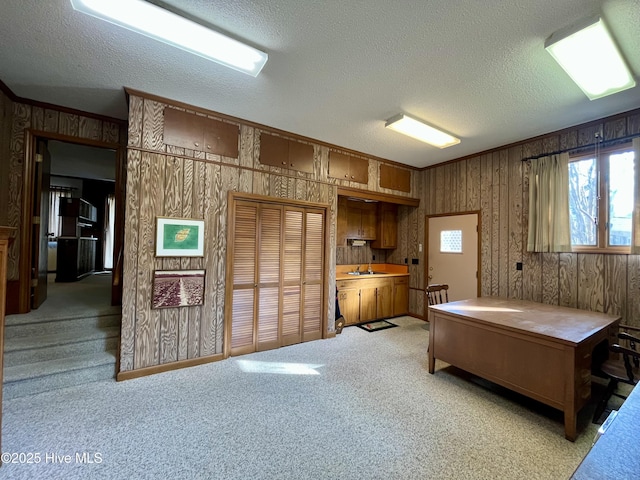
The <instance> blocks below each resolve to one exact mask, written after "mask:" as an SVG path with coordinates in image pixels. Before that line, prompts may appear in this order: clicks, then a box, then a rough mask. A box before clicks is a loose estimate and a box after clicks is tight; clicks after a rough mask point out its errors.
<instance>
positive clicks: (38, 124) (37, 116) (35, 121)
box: [31, 107, 44, 130]
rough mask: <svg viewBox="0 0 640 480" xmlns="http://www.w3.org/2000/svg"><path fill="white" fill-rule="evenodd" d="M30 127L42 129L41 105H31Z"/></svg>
mask: <svg viewBox="0 0 640 480" xmlns="http://www.w3.org/2000/svg"><path fill="white" fill-rule="evenodd" d="M31 128H34V129H36V130H43V129H44V109H43V108H41V107H31Z"/></svg>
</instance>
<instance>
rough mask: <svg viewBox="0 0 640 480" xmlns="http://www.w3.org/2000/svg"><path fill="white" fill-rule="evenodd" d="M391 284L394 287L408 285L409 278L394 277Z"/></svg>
mask: <svg viewBox="0 0 640 480" xmlns="http://www.w3.org/2000/svg"><path fill="white" fill-rule="evenodd" d="M393 283H394V284H395V285H402V284H408V283H409V277H395V278H394V279H393Z"/></svg>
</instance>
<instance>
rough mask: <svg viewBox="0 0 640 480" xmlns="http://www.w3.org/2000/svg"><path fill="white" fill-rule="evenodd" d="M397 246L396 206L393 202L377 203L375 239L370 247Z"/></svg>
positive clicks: (390, 247)
mask: <svg viewBox="0 0 640 480" xmlns="http://www.w3.org/2000/svg"><path fill="white" fill-rule="evenodd" d="M397 246H398V206H397V205H395V204H393V203H385V202H380V203H378V222H377V232H376V239H375V240H374V241H373V242H371V248H389V249H392V248H396V247H397Z"/></svg>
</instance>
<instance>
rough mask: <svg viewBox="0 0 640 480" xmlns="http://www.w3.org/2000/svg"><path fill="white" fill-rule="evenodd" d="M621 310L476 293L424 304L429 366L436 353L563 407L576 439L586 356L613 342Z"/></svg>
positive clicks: (587, 385) (586, 394)
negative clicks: (610, 312)
mask: <svg viewBox="0 0 640 480" xmlns="http://www.w3.org/2000/svg"><path fill="white" fill-rule="evenodd" d="M619 321H620V317H619V316H611V315H605V314H603V313H597V312H588V311H585V310H578V309H575V308H567V307H558V306H554V305H545V304H542V303H536V302H528V301H522V300H508V299H504V298H497V297H482V298H474V299H469V300H462V301H459V302H451V303H445V304H442V305H434V306H430V307H429V322H430V326H429V331H430V333H429V373H434V369H435V360H436V358H438V359H440V360H442V361H444V362H447V363H449V364H451V365H454V366H456V367H459V368H462V369H463V370H466V371H468V372H471V373H473V374H474V375H478V376H479V377H482V378H485V379H487V380H490V381H492V382H495V383H497V384H499V385H502V386H504V387H507V388H510V389H511V390H514V391H516V392H519V393H521V394H523V395H526V396H528V397H531V398H533V399H535V400H538V401H540V402H542V403H545V404H547V405H550V406H552V407H554V408H557V409H559V410H561V411H563V412H564V431H565V437H566V438H567V439H569V440H571V441H574V440H575V439H576V417H577V413H578V411H579V410H580V409H581V408H582V407H583V406H584V405H585V403H587V401H588V400H589V398H590V397H591V356H592V352H593V349H594V347H595V346H596V345H598V344H599V343H601V342H603V341H605V342H606V341H610V342H611V341H612V340H614V339H615V335H616V333H617V329H618V323H619Z"/></svg>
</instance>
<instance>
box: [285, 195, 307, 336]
mask: <svg viewBox="0 0 640 480" xmlns="http://www.w3.org/2000/svg"><path fill="white" fill-rule="evenodd" d="M284 215H285V217H284V258H283V272H284V275H283V279H282V280H283V282H282V345H292V344H294V343H300V342H301V341H302V315H301V310H300V300H301V290H302V237H303V235H302V231H303V230H302V222H303V220H304V209H302V208H294V207H285V211H284Z"/></svg>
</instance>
